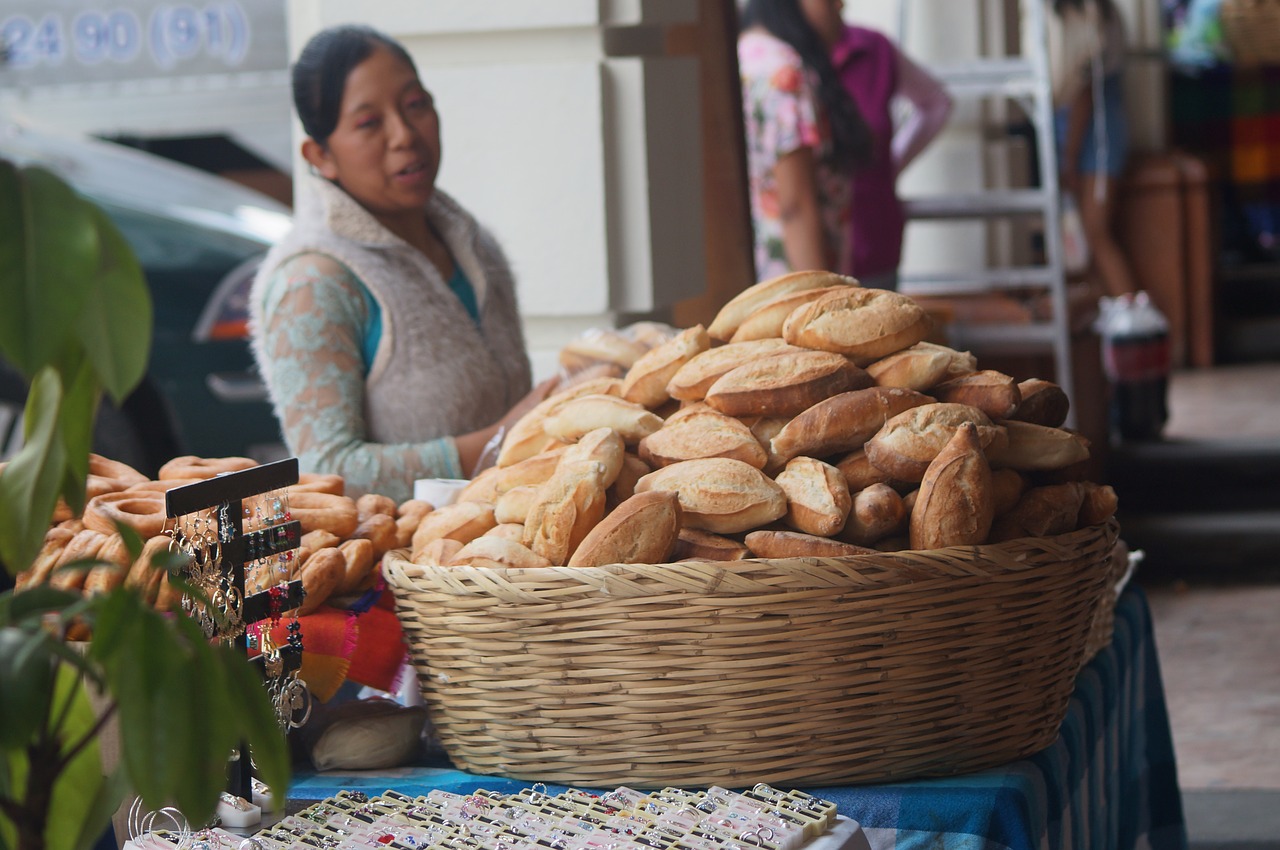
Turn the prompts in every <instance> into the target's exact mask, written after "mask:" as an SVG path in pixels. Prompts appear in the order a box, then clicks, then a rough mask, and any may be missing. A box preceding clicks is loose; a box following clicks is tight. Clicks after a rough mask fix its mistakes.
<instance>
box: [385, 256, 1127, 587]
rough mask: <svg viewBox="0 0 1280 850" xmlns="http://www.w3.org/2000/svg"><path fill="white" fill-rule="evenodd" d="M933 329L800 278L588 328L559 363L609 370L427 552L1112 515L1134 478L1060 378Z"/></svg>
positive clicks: (672, 547)
mask: <svg viewBox="0 0 1280 850" xmlns="http://www.w3.org/2000/svg"><path fill="white" fill-rule="evenodd" d="M931 330H932V322H931V319H930V318H929V316H928V315H927V314H926V312H925V311H924V310H923V309H922V308H921V307H920V306H919V305H918V304H916V303H915V302H914V301H913V300H912V299H910V298H908V297H906V296H904V295H901V294H898V293H895V292H890V291H886V290H878V289H868V288H863V287H861V286H859V285H858V284H857V281H855V280H853V279H852V278H847V277H841V276H839V275H834V274H830V273H826V272H798V273H794V274H788V275H784V276H782V277H779V278H776V279H773V280H769V281H765V282H762V283H760V284H757V285H756V286H754V287H751V288H750V289H748V290H746V291H744V292H743V293H741V294H740V295H739V296H737V297H736V298H734V299H733V300H732V301H730V302H729V303H728V304H726V305H725V306H724V308H723V309H722V310H721V311H720V312H719V314H718V315H717V316H716V318H715V320H714V321H713V322H712V323H711V325H710V326H709V327H707V328H704V327H703V326H701V325H699V326H696V327H693V328H689V329H686V330H683V331H677V330H675V329H668V331H669V332H668V333H665V334H664V333H661V329H660V328H657V327H655V326H653V325H651V324H644V325H639V326H632V328H628V329H624V331H594V332H591V333H588V334H585V335H584V336H583V337H581V338H580V339H578V340H575V341H574V342H573V343H571V344H570V345H568V346H566V347H565V349H564V350H563V351H562V352H561V361H562V364H563V365H565V366H566V367H568V368H570V369H573V370H595V372H596V373H597V374H596V376H595V377H591V378H589V379H586V380H580V381H576V382H571V383H569V384H568V385H567V386H564V388H563V389H561V390H560V391H559V392H557V393H555V394H554V395H552V396H550V397H549V398H547V399H546V400H545V401H544V402H542V403H541V404H540V405H538V406H537V407H536V408H534V409H533V410H531V411H530V412H529V413H528V414H527V415H526V416H525V417H523V418H522V419H521V420H520V421H519V422H518V423H517V424H516V425H515V426H514V427H513V428H512V429H511V430H510V432H509V433H507V434H506V436H505V439H504V440H503V442H502V446H501V450H500V453H499V455H498V459H497V464H496V465H495V466H494V467H492V468H490V469H488V470H486V471H485V472H483V473H481V474H480V475H478V476H477V477H476V478H475V479H473V480H472V481H471V483H470V484H469V485H468V486H467V487H466V488H465V489H464V490H463V491H462V493H461V494H460V495H459V497H458V499H457V501H455V502H454V503H453V504H450V505H448V506H444V507H440V508H438V509H436V510H434V511H432V512H431V513H429V514H428V515H427V516H426V517H425V518H424V519H423V521H422V523H421V524H420V525H419V527H418V529H417V531H416V532H415V533H414V535H413V537H412V540H411V554H410V560H412V561H413V562H414V563H416V564H423V565H428V564H429V565H435V566H446V567H447V566H463V565H470V566H487V567H516V568H520V567H546V566H570V567H582V566H598V565H604V564H615V563H667V562H671V561H679V560H685V559H691V558H705V559H716V560H736V559H740V558H744V557H761V558H789V557H804V556H816V557H832V556H846V555H856V554H865V553H867V552H870V551H876V550H881V551H892V550H901V549H935V548H940V547H945V546H953V545H972V544H983V543H989V542H1001V541H1006V540H1010V539H1014V538H1019V537H1028V536H1035V537H1039V536H1047V535H1055V534H1060V533H1064V532H1068V531H1073V530H1075V529H1077V528H1080V527H1083V526H1088V525H1093V524H1096V523H1100V522H1103V521H1105V520H1106V519H1107V518H1109V517H1110V516H1112V515H1113V514H1114V512H1115V509H1116V495H1115V492H1114V491H1113V490H1112V489H1111V488H1110V487H1107V486H1101V485H1098V484H1096V483H1093V482H1091V481H1087V480H1084V472H1085V470H1086V462H1087V460H1088V458H1089V446H1088V442H1087V441H1086V440H1085V439H1084V438H1083V437H1082V436H1080V435H1079V434H1076V433H1073V432H1071V431H1069V430H1066V429H1064V428H1063V427H1061V426H1062V424H1063V423H1064V421H1065V420H1066V416H1067V409H1068V400H1067V397H1066V395H1065V394H1064V393H1063V391H1062V390H1061V388H1059V387H1058V386H1057V385H1055V384H1053V383H1051V382H1049V381H1044V380H1038V379H1033V380H1025V381H1021V382H1019V381H1016V380H1015V379H1013V378H1012V377H1010V376H1008V375H1005V374H1001V373H998V372H994V371H991V370H980V369H978V365H977V362H976V359H975V358H974V357H973V356H972V355H971V354H969V353H967V352H961V351H956V350H953V349H951V348H948V347H946V346H943V345H938V344H935V343H931V342H928V341H926V337H927V336H928V335H929V334H930V333H931ZM601 367H603V368H604V369H605V370H610V369H611V370H612V371H613V374H611V375H604V376H600V375H599V374H598V372H599V370H600V369H601ZM579 374H585V372H582V371H579Z"/></svg>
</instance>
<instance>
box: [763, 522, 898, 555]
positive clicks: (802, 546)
mask: <svg viewBox="0 0 1280 850" xmlns="http://www.w3.org/2000/svg"><path fill="white" fill-rule="evenodd" d="M746 542H747V548H748V549H749V550H750V551H751V554H752V555H754V556H755V557H757V558H844V557H847V556H849V555H869V554H875V551H876V550H874V549H867V548H865V547H863V546H856V545H854V544H852V543H845V542H844V541H841V540H832V539H831V538H829V537H819V536H817V535H814V534H805V533H803V532H800V531H780V530H774V529H761V530H759V531H752V532H751V533H749V534H748V535H747V537H746Z"/></svg>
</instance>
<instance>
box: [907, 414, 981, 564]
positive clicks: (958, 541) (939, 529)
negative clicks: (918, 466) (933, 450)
mask: <svg viewBox="0 0 1280 850" xmlns="http://www.w3.org/2000/svg"><path fill="white" fill-rule="evenodd" d="M992 516H993V508H992V502H991V467H990V466H988V465H987V459H986V457H985V456H984V455H983V453H982V443H981V441H980V439H979V437H978V426H977V425H974V424H973V423H972V422H964V423H961V424H960V426H959V427H957V428H956V429H955V432H954V434H953V435H952V437H951V439H950V440H949V441H948V442H947V444H946V446H944V447H943V449H942V451H941V452H939V453H938V455H937V457H935V458H934V459H933V462H931V463H930V464H929V467H928V469H927V470H926V471H925V474H924V479H923V480H922V481H921V482H920V490H919V492H918V493H917V495H916V502H915V506H914V507H913V508H912V511H911V524H910V529H911V548H912V549H941V548H944V547H946V546H970V545H978V544H980V543H985V542H986V540H987V536H988V535H989V534H990V532H991V521H992Z"/></svg>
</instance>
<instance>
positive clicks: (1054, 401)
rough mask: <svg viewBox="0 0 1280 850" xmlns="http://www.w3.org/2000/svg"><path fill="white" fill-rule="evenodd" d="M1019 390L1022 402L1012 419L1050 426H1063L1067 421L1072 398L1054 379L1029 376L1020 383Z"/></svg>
mask: <svg viewBox="0 0 1280 850" xmlns="http://www.w3.org/2000/svg"><path fill="white" fill-rule="evenodd" d="M1018 391H1019V393H1020V394H1021V396H1022V403H1021V404H1020V405H1018V409H1017V410H1016V411H1014V414H1013V416H1011V417H1009V418H1010V419H1017V420H1019V421H1022V422H1031V423H1033V424H1035V425H1046V426H1048V427H1050V428H1058V427H1061V425H1062V423H1063V422H1066V421H1067V413H1068V411H1070V409H1071V400H1070V399H1068V398H1067V394H1066V393H1065V392H1063V390H1062V387H1060V386H1058V385H1057V384H1055V383H1053V382H1052V381H1045V380H1042V379H1040V378H1028V379H1027V380H1025V381H1022V382H1021V383H1019V384H1018Z"/></svg>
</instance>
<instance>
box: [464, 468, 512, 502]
mask: <svg viewBox="0 0 1280 850" xmlns="http://www.w3.org/2000/svg"><path fill="white" fill-rule="evenodd" d="M501 478H502V469H501V468H500V467H497V466H491V467H489V468H488V469H484V470H481V472H480V474H478V475H477V476H476V477H475V478H472V479H471V480H470V481H468V482H467V483H466V484H465V485H464V486H463V488H462V489H461V490H459V491H458V495H457V496H455V497H454V499H453V500H454V501H455V502H490V503H492V502H496V501H497V500H498V482H499V480H500V479H501Z"/></svg>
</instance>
